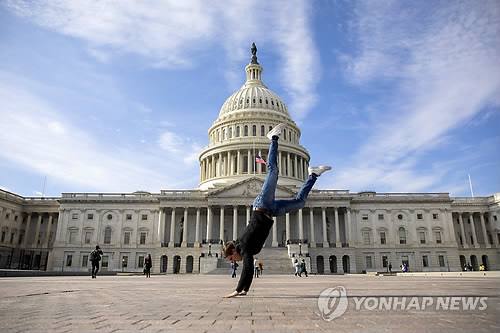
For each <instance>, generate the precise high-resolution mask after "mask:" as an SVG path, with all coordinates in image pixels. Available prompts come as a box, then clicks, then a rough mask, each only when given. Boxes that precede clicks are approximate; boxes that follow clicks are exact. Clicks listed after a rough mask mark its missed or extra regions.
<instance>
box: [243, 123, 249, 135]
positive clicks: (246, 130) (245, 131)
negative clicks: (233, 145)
mask: <svg viewBox="0 0 500 333" xmlns="http://www.w3.org/2000/svg"><path fill="white" fill-rule="evenodd" d="M243 135H244V136H248V126H247V125H245V129H244V132H243Z"/></svg>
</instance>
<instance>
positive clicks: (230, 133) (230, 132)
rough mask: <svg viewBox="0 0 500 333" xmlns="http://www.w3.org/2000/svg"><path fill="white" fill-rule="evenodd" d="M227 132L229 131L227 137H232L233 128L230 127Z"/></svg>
mask: <svg viewBox="0 0 500 333" xmlns="http://www.w3.org/2000/svg"><path fill="white" fill-rule="evenodd" d="M228 132H229V138H230V139H232V138H233V128H232V127H230V128H229V130H228Z"/></svg>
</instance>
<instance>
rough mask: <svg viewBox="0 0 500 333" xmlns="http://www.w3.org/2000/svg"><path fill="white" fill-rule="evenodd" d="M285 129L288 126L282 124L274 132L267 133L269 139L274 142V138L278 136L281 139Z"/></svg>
mask: <svg viewBox="0 0 500 333" xmlns="http://www.w3.org/2000/svg"><path fill="white" fill-rule="evenodd" d="M285 128H286V124H283V123H281V124H279V125H276V126H275V127H274V128H273V129H272V130H270V131H269V133H267V137H268V138H269V140H272V139H273V136H277V137H278V138H279V137H280V135H281V133H282V132H283V130H284V129H285Z"/></svg>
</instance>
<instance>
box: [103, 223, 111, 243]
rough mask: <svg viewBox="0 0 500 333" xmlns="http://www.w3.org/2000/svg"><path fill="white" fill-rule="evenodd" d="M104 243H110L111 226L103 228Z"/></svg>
mask: <svg viewBox="0 0 500 333" xmlns="http://www.w3.org/2000/svg"><path fill="white" fill-rule="evenodd" d="M104 244H111V228H110V227H107V228H106V229H104Z"/></svg>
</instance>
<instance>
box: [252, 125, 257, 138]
mask: <svg viewBox="0 0 500 333" xmlns="http://www.w3.org/2000/svg"><path fill="white" fill-rule="evenodd" d="M252 135H253V136H257V126H255V125H253V126H252Z"/></svg>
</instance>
